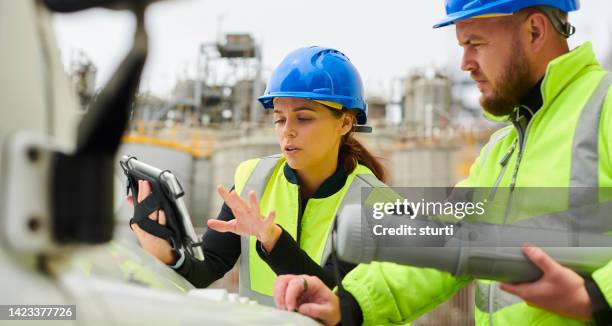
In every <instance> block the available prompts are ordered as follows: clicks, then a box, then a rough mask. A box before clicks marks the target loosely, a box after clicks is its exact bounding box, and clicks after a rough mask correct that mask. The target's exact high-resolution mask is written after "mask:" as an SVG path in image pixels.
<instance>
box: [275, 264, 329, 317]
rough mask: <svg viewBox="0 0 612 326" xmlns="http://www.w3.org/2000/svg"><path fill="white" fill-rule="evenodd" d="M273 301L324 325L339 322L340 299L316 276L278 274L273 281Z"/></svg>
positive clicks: (281, 306) (281, 307)
mask: <svg viewBox="0 0 612 326" xmlns="http://www.w3.org/2000/svg"><path fill="white" fill-rule="evenodd" d="M274 303H276V307H277V308H279V309H282V310H289V311H297V312H299V313H301V314H302V315H305V316H308V317H311V318H314V319H316V320H318V321H320V322H322V323H323V324H325V325H337V324H338V323H339V322H340V299H339V298H338V296H337V295H336V294H334V292H332V290H330V289H329V288H328V287H327V286H326V285H325V283H323V282H322V281H321V280H320V279H318V278H317V277H316V276H310V275H290V274H286V275H279V276H278V277H277V278H276V281H275V282H274Z"/></svg>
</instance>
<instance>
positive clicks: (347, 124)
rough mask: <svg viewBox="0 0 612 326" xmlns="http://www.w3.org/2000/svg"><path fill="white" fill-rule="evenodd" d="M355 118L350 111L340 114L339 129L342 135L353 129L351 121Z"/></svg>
mask: <svg viewBox="0 0 612 326" xmlns="http://www.w3.org/2000/svg"><path fill="white" fill-rule="evenodd" d="M354 120H355V118H354V117H353V115H352V114H350V113H344V114H343V115H342V126H341V129H340V133H341V135H342V136H344V135H346V134H348V133H349V132H350V131H351V130H352V129H353V121H354Z"/></svg>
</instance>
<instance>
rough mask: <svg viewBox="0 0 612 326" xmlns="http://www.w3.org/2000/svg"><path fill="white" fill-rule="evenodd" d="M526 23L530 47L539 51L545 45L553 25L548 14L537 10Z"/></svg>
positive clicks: (536, 51)
mask: <svg viewBox="0 0 612 326" xmlns="http://www.w3.org/2000/svg"><path fill="white" fill-rule="evenodd" d="M525 24H526V25H525V26H526V28H527V32H528V36H529V39H528V41H529V47H531V49H532V51H534V52H535V53H538V52H540V50H541V49H542V48H543V47H544V45H545V43H546V39H547V38H548V37H549V34H550V33H551V28H552V26H551V24H550V22H549V21H548V18H547V17H546V15H544V14H543V13H541V12H539V11H537V10H534V12H533V13H531V14H530V15H529V16H528V17H527V19H526V20H525Z"/></svg>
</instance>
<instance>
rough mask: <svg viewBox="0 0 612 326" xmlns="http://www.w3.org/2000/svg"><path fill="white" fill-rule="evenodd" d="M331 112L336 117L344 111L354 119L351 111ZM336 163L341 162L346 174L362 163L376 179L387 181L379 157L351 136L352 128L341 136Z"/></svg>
mask: <svg viewBox="0 0 612 326" xmlns="http://www.w3.org/2000/svg"><path fill="white" fill-rule="evenodd" d="M332 112H334V114H335V115H336V116H338V117H340V116H341V115H342V112H346V113H349V114H350V115H351V116H352V119H353V122H354V121H355V120H356V119H355V114H354V113H353V112H352V111H348V110H346V109H343V110H342V111H338V110H336V111H332ZM338 164H342V167H343V168H344V171H345V172H346V174H350V173H352V172H353V171H354V170H355V168H356V167H357V164H361V165H364V166H366V167H367V168H368V169H370V170H371V171H372V173H374V175H375V176H376V178H378V180H380V181H382V182H386V181H387V180H386V179H387V173H386V172H385V168H384V166H383V165H382V163H381V162H380V159H379V158H378V157H376V156H374V155H372V153H370V151H369V150H368V149H367V148H366V147H365V146H363V144H361V142H359V141H358V140H357V139H355V137H353V131H352V130H351V131H349V132H348V133H347V134H346V135H344V136H343V137H342V140H341V143H340V150H339V152H338Z"/></svg>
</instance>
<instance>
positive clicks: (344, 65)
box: [258, 46, 368, 125]
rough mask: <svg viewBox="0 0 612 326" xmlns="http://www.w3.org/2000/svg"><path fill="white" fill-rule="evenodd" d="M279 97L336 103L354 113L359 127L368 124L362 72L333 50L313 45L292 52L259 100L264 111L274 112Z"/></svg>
mask: <svg viewBox="0 0 612 326" xmlns="http://www.w3.org/2000/svg"><path fill="white" fill-rule="evenodd" d="M277 97H293V98H304V99H309V100H313V101H326V102H334V103H337V104H340V105H342V107H343V108H346V109H349V110H352V111H355V113H357V123H358V124H360V125H363V124H365V123H366V122H367V117H368V107H367V104H366V102H365V99H364V92H363V83H362V82H361V77H360V76H359V72H358V71H357V69H356V68H355V66H353V64H352V63H351V61H350V60H349V58H348V57H347V56H345V55H344V54H343V53H342V52H340V51H338V50H335V49H332V48H325V47H319V46H311V47H306V48H300V49H297V50H295V51H293V52H291V53H289V54H288V55H287V56H286V57H285V59H283V61H282V62H281V63H280V64H279V65H278V67H276V69H275V70H274V72H273V73H272V77H270V81H269V82H268V86H267V88H266V91H265V93H264V95H262V96H260V97H259V98H258V100H259V102H261V104H262V105H263V106H264V108H266V109H272V108H273V107H274V105H273V101H274V99H275V98H277Z"/></svg>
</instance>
